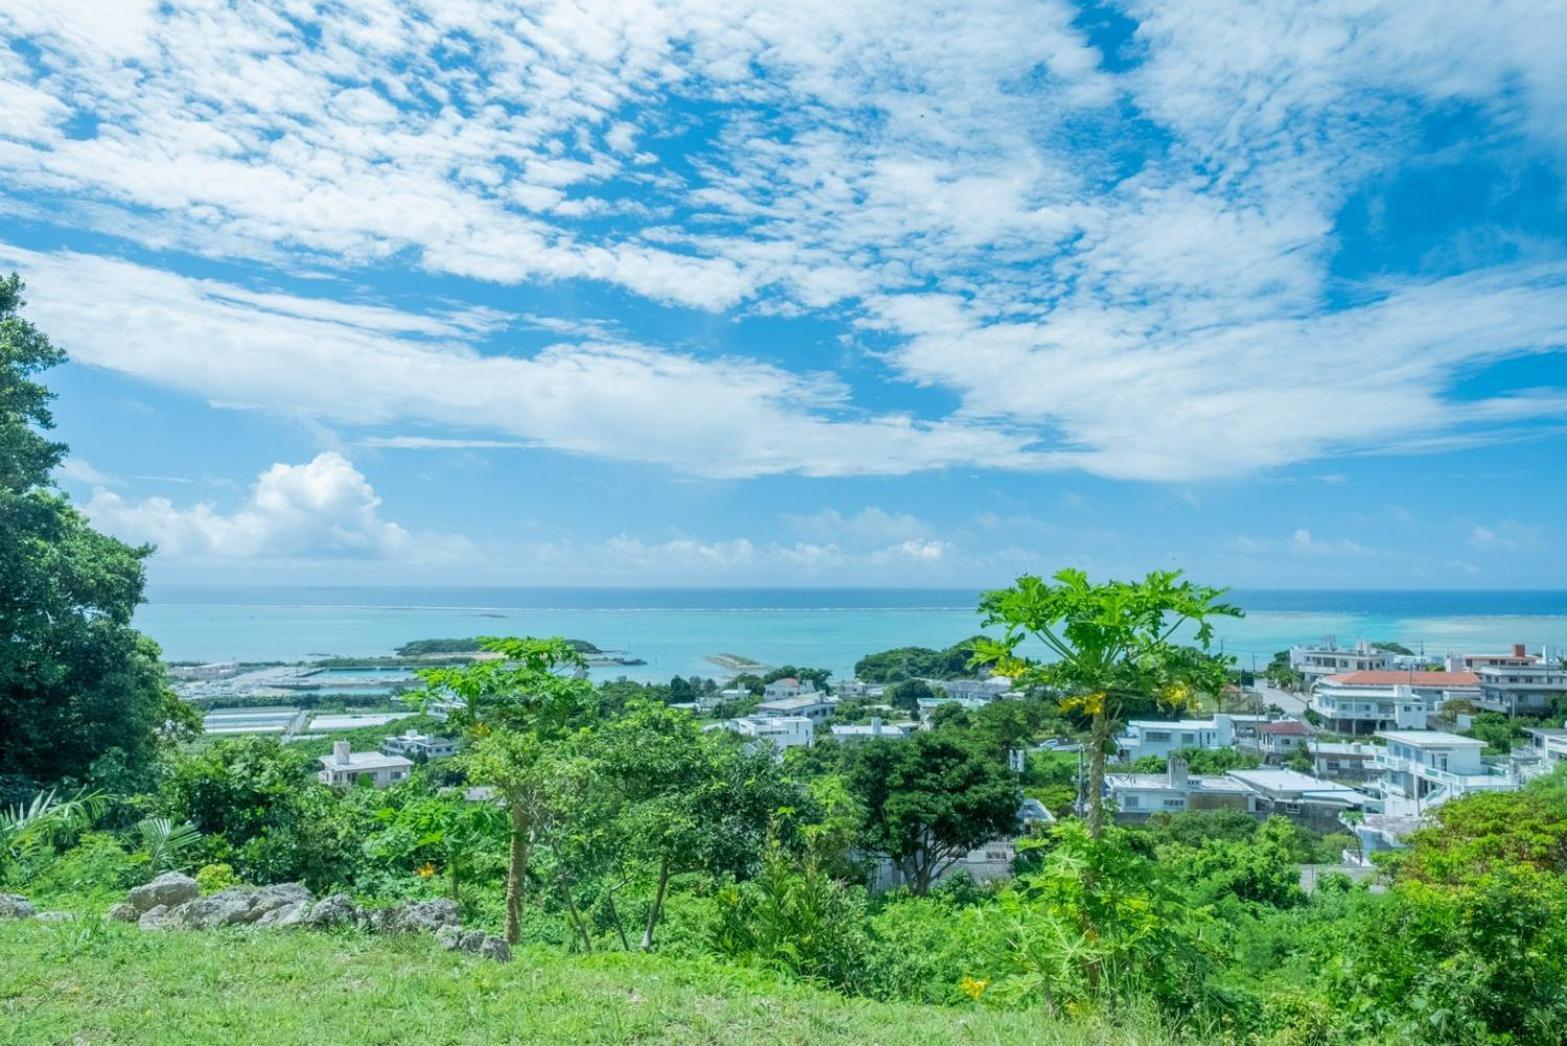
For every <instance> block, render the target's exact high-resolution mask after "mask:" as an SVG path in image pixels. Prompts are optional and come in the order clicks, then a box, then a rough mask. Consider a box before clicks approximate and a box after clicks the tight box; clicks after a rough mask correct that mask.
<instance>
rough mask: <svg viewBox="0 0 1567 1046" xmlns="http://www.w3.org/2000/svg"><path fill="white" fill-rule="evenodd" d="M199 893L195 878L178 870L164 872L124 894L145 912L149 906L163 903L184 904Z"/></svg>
mask: <svg viewBox="0 0 1567 1046" xmlns="http://www.w3.org/2000/svg"><path fill="white" fill-rule="evenodd" d="M199 893H201V889H200V887H198V886H197V885H196V880H194V879H192V878H191V877H190V876H188V875H181V874H180V873H179V872H164V873H163V874H162V875H160V876H158V877H157V878H156V879H154V880H153V881H152V882H150V883H145V884H143V885H141V886H138V887H136V888H135V889H133V890H132V891H131V892H130V893H129V894H127V895H126V897H125V900H126V901H127V902H129V903H130V904H131V905H133V906H135V908H136V910H137V911H138V912H145V911H147V910H148V909H150V908H154V907H156V906H158V905H160V904H161V905H163V906H164V907H166V908H173V907H174V906H175V905H177V904H184V903H185V902H186V901H189V900H191V899H192V898H194V897H195V896H196V895H197V894H199Z"/></svg>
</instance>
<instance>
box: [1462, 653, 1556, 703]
mask: <svg viewBox="0 0 1567 1046" xmlns="http://www.w3.org/2000/svg"><path fill="white" fill-rule="evenodd" d="M1477 671H1478V673H1479V676H1480V699H1479V700H1478V701H1476V702H1475V704H1476V705H1477V706H1478V707H1480V708H1484V709H1486V710H1488V711H1492V712H1504V713H1506V714H1507V715H1540V714H1543V713H1546V712H1549V711H1550V710H1551V709H1552V708H1553V707H1554V706H1555V704H1556V702H1557V700H1558V699H1560V698H1564V697H1567V668H1563V667H1562V666H1561V662H1559V661H1552V662H1545V661H1538V662H1533V663H1530V664H1526V665H1482V666H1481V667H1480V668H1479V669H1478V670H1477Z"/></svg>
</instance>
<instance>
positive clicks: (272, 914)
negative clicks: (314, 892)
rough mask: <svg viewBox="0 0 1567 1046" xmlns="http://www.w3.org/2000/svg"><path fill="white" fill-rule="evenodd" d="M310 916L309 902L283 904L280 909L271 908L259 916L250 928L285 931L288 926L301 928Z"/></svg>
mask: <svg viewBox="0 0 1567 1046" xmlns="http://www.w3.org/2000/svg"><path fill="white" fill-rule="evenodd" d="M309 914H310V902H309V901H295V902H294V903H292V904H285V905H283V907H281V908H272V909H269V910H267V911H265V912H263V913H262V914H261V917H260V918H259V919H257V920H256V921H255V922H254V923H252V924H251V925H252V926H257V927H262V926H268V927H271V928H272V929H275V930H283V929H287V928H288V927H290V926H301V925H303V924H304V921H305V917H306V916H308V915H309Z"/></svg>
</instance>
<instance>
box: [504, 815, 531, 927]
mask: <svg viewBox="0 0 1567 1046" xmlns="http://www.w3.org/2000/svg"><path fill="white" fill-rule="evenodd" d="M529 829H530V825H529V824H528V815H527V812H526V811H524V810H523V808H522V807H520V806H513V807H512V808H511V859H510V861H509V862H508V864H507V867H506V943H508V944H516V943H517V942H518V941H520V940H521V939H522V905H523V900H524V896H523V890H524V889H526V886H527V882H526V880H527V875H528V833H529Z"/></svg>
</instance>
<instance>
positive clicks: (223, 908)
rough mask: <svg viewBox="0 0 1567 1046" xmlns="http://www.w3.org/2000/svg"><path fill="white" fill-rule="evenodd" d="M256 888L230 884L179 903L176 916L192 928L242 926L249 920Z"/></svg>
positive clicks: (205, 928)
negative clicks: (227, 886)
mask: <svg viewBox="0 0 1567 1046" xmlns="http://www.w3.org/2000/svg"><path fill="white" fill-rule="evenodd" d="M257 892H258V891H256V890H250V889H246V888H245V887H241V886H232V887H230V888H228V889H227V890H222V891H220V892H218V893H215V894H209V895H208V896H206V897H197V898H196V899H195V900H193V901H187V902H186V903H185V904H183V905H180V906H179V909H178V910H177V913H176V915H177V917H178V919H179V921H180V923H181V924H182V925H184V926H185V927H187V928H188V929H192V930H212V929H216V928H217V927H219V926H242V925H244V924H246V923H248V922H250V921H251V918H252V917H251V914H250V911H251V907H252V906H253V905H254V904H255V902H256V895H257Z"/></svg>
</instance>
